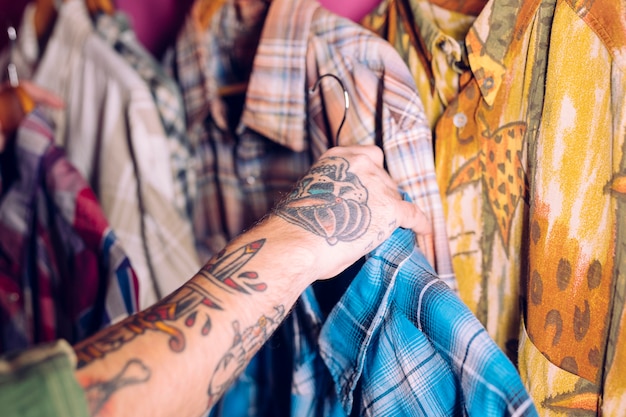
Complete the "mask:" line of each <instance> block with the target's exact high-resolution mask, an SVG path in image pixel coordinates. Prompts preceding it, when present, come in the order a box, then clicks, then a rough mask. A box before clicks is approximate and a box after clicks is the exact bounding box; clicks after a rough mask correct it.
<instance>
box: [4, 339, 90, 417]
mask: <svg viewBox="0 0 626 417" xmlns="http://www.w3.org/2000/svg"><path fill="white" fill-rule="evenodd" d="M75 367H76V357H75V356H74V352H73V350H72V348H71V346H70V345H69V344H68V343H67V342H66V341H64V340H59V341H56V342H54V343H51V344H46V345H42V346H39V347H36V348H33V349H29V350H26V351H23V352H19V353H14V354H7V355H5V356H3V357H1V358H0V414H2V416H3V417H44V416H45V417H57V416H59V417H61V416H62V417H88V416H89V412H88V408H87V401H86V399H85V393H84V391H83V389H82V388H81V386H80V385H79V384H78V381H77V380H76V378H75V376H74V371H75Z"/></svg>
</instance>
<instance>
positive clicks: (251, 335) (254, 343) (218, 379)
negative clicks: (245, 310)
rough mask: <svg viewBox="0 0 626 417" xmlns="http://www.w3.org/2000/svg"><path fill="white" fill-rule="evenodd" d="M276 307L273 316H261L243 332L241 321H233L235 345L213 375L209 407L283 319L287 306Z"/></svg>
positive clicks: (221, 360) (210, 385) (209, 392)
mask: <svg viewBox="0 0 626 417" xmlns="http://www.w3.org/2000/svg"><path fill="white" fill-rule="evenodd" d="M274 309H275V313H274V315H273V316H272V317H268V316H265V315H263V316H261V318H259V320H258V321H257V323H256V324H255V325H253V326H250V327H248V328H246V329H245V330H244V331H243V332H242V331H240V329H239V322H237V321H235V322H233V329H234V331H235V336H234V338H233V345H232V346H231V348H230V349H229V350H228V352H226V354H225V355H224V356H223V357H222V359H220V361H219V363H218V364H217V367H216V368H215V371H214V372H213V376H212V377H211V382H210V384H209V390H208V394H209V404H208V406H209V407H210V406H212V405H213V404H214V403H215V401H217V399H219V398H220V397H221V395H222V394H223V393H224V391H226V389H227V388H228V387H229V386H230V384H231V383H232V382H233V381H234V380H235V379H236V378H237V377H238V376H239V374H240V373H241V372H242V371H243V369H244V368H245V366H246V364H247V363H248V361H249V360H250V358H251V357H252V356H253V355H254V354H255V353H256V352H257V351H258V350H259V349H260V348H261V346H262V345H263V344H264V343H265V342H266V341H267V339H269V337H270V336H271V335H272V333H273V332H274V330H276V328H277V327H278V326H279V324H280V323H281V322H282V321H283V319H284V317H285V307H284V306H282V305H279V306H276V307H274Z"/></svg>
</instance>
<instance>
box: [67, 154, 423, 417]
mask: <svg viewBox="0 0 626 417" xmlns="http://www.w3.org/2000/svg"><path fill="white" fill-rule="evenodd" d="M382 162H383V161H382V152H381V150H380V149H379V148H377V147H374V146H356V147H345V148H333V149H331V150H329V151H327V152H326V153H325V154H324V155H323V156H322V158H320V160H319V161H318V162H317V163H316V164H314V165H313V167H311V169H310V170H309V172H308V174H307V175H305V176H304V177H303V178H302V179H301V180H300V181H299V182H298V184H297V185H296V187H295V188H294V190H293V191H292V192H291V193H290V194H289V195H288V196H286V197H285V199H284V200H283V201H282V203H281V204H279V205H278V207H276V209H275V210H274V211H273V213H272V214H271V215H269V216H268V217H267V218H266V219H265V220H264V221H262V222H261V223H260V224H258V225H256V226H255V227H254V228H252V229H251V230H250V231H248V232H246V233H244V234H243V235H242V236H240V237H239V238H238V239H235V240H234V241H232V242H231V243H229V244H228V246H227V247H226V248H225V249H224V251H223V252H222V253H220V254H219V255H217V256H216V257H214V258H213V259H212V260H211V261H210V262H209V263H208V264H207V265H206V266H205V267H204V268H203V269H202V270H201V271H200V272H199V273H198V274H197V275H196V276H195V277H193V279H192V280H190V281H189V282H187V283H186V284H185V285H184V286H183V287H181V288H180V289H179V290H178V291H176V292H175V293H174V294H172V295H171V296H169V297H167V298H166V299H164V300H163V301H160V302H159V303H157V304H155V305H154V306H153V307H151V308H149V309H147V310H145V311H142V312H140V313H137V314H135V315H133V316H131V317H129V318H128V319H126V320H125V321H123V322H121V323H118V324H116V325H114V326H113V327H111V328H108V329H106V330H103V331H101V332H99V333H98V334H97V335H95V336H94V337H92V338H90V339H88V340H87V341H85V342H83V343H80V344H79V345H77V346H75V351H76V353H77V356H78V361H79V370H78V371H77V378H78V380H79V382H80V383H81V384H82V386H83V387H84V389H85V392H86V395H87V398H88V402H89V404H90V407H91V410H92V414H94V415H101V416H113V415H115V416H122V415H129V416H137V415H150V416H197V415H199V414H200V413H202V412H203V411H204V410H206V409H207V408H208V407H209V406H211V405H212V404H214V403H215V401H217V399H219V398H220V396H221V395H222V393H223V392H224V391H225V390H226V389H227V388H228V386H229V385H230V383H231V382H232V381H233V380H234V379H235V378H236V377H237V376H238V375H239V373H240V372H241V371H242V370H243V369H244V367H245V366H246V364H247V363H248V361H249V360H250V359H251V358H252V356H253V355H254V353H255V352H256V351H257V350H258V349H259V348H260V347H261V346H262V345H263V343H264V342H265V341H266V340H267V338H268V337H269V336H270V334H271V333H272V332H273V331H274V330H275V329H276V327H277V326H278V325H279V323H280V322H281V321H282V320H283V319H284V317H285V315H286V314H288V312H289V310H290V309H291V307H292V306H293V304H294V303H295V301H296V300H297V298H298V296H299V295H300V294H301V293H302V291H304V289H305V288H306V287H307V286H308V285H309V284H311V283H312V282H313V281H315V280H317V279H325V278H331V277H333V276H335V275H337V274H338V273H339V272H341V271H343V270H344V269H345V268H347V267H348V266H350V265H351V264H352V263H354V261H356V260H357V259H358V258H359V257H361V256H362V255H364V254H365V253H367V252H368V251H370V250H372V249H374V248H375V247H376V246H378V245H379V244H380V243H381V242H382V241H383V240H385V239H386V238H387V237H388V236H389V235H391V232H392V231H393V230H394V229H395V228H396V227H398V226H400V227H409V228H412V229H414V230H416V231H417V232H418V233H429V232H430V226H429V223H428V221H427V219H426V218H425V216H424V215H423V213H421V212H420V211H419V209H418V208H417V207H415V206H414V205H413V204H410V203H408V202H405V201H402V199H401V198H400V195H399V194H398V190H397V187H396V185H395V183H394V182H393V180H392V179H391V178H390V177H389V176H388V174H387V173H386V172H385V171H384V170H383V163H382Z"/></svg>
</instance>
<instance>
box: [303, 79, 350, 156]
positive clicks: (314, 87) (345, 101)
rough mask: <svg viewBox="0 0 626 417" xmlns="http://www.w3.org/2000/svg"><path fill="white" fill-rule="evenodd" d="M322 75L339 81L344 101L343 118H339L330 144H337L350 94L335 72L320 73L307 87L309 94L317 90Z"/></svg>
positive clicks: (348, 106)
mask: <svg viewBox="0 0 626 417" xmlns="http://www.w3.org/2000/svg"><path fill="white" fill-rule="evenodd" d="M324 77H332V78H334V79H335V80H336V81H337V82H338V83H339V85H340V86H341V89H342V90H343V100H344V103H345V107H344V111H343V118H342V119H341V123H340V124H339V128H338V129H337V133H336V134H335V141H334V143H331V146H337V145H339V133H341V128H342V127H343V124H344V122H345V121H346V116H347V115H348V109H349V108H350V96H349V95H348V90H346V87H345V86H344V84H343V81H341V79H340V78H339V77H337V76H336V75H335V74H331V73H327V74H323V75H320V76H319V78H318V79H317V81H315V84H313V87H311V88H309V94H314V93H315V90H317V87H319V85H320V83H321V82H322V79H323V78H324Z"/></svg>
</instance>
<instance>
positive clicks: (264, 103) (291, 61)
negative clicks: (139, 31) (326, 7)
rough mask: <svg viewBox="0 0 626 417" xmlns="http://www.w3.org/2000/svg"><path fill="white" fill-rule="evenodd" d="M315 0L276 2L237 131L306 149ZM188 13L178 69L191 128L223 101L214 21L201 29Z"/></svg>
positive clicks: (266, 24)
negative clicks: (309, 49) (309, 53)
mask: <svg viewBox="0 0 626 417" xmlns="http://www.w3.org/2000/svg"><path fill="white" fill-rule="evenodd" d="M319 8H320V5H319V4H318V3H317V2H316V1H314V0H302V1H292V0H273V1H272V2H271V4H270V6H269V10H268V13H267V16H266V18H265V24H264V26H263V31H262V33H261V38H260V42H259V46H258V48H257V51H256V54H255V57H254V64H253V69H252V73H251V76H250V80H249V82H248V88H247V92H246V102H245V106H244V111H243V114H242V117H241V121H240V124H239V127H238V133H241V132H242V131H243V130H244V129H245V128H249V129H252V130H254V131H256V132H257V133H259V134H261V135H263V136H265V137H267V138H268V139H270V140H273V141H275V142H277V143H279V144H281V145H283V146H286V147H288V148H290V149H292V150H294V151H302V150H304V149H306V148H307V146H308V145H307V141H306V138H305V137H304V134H303V132H305V127H306V119H307V116H306V109H307V101H306V97H305V94H306V85H305V84H306V54H307V46H308V39H309V32H310V28H311V21H312V19H313V14H314V13H315V10H317V9H319ZM202 27H203V26H202V25H201V24H200V22H199V21H198V19H197V17H194V15H190V16H189V17H188V19H187V21H186V22H185V25H184V26H183V28H182V30H181V32H180V35H179V38H178V41H177V63H178V64H177V69H178V78H179V83H180V85H181V88H182V91H183V96H184V98H185V106H186V112H187V121H188V125H189V126H190V128H193V126H194V124H198V123H204V120H205V119H206V117H207V116H208V115H209V114H211V113H212V114H216V113H218V112H219V111H220V110H219V108H220V106H222V105H223V104H220V103H222V101H221V100H220V99H219V97H218V96H217V86H216V83H215V79H216V78H217V77H218V76H219V74H218V72H219V70H218V69H217V66H216V65H215V62H216V61H217V59H219V52H218V50H217V48H216V43H217V37H218V36H219V34H218V33H217V32H218V31H217V30H216V29H217V27H216V26H215V25H213V26H210V27H209V28H208V29H206V30H205V29H203V28H202Z"/></svg>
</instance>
